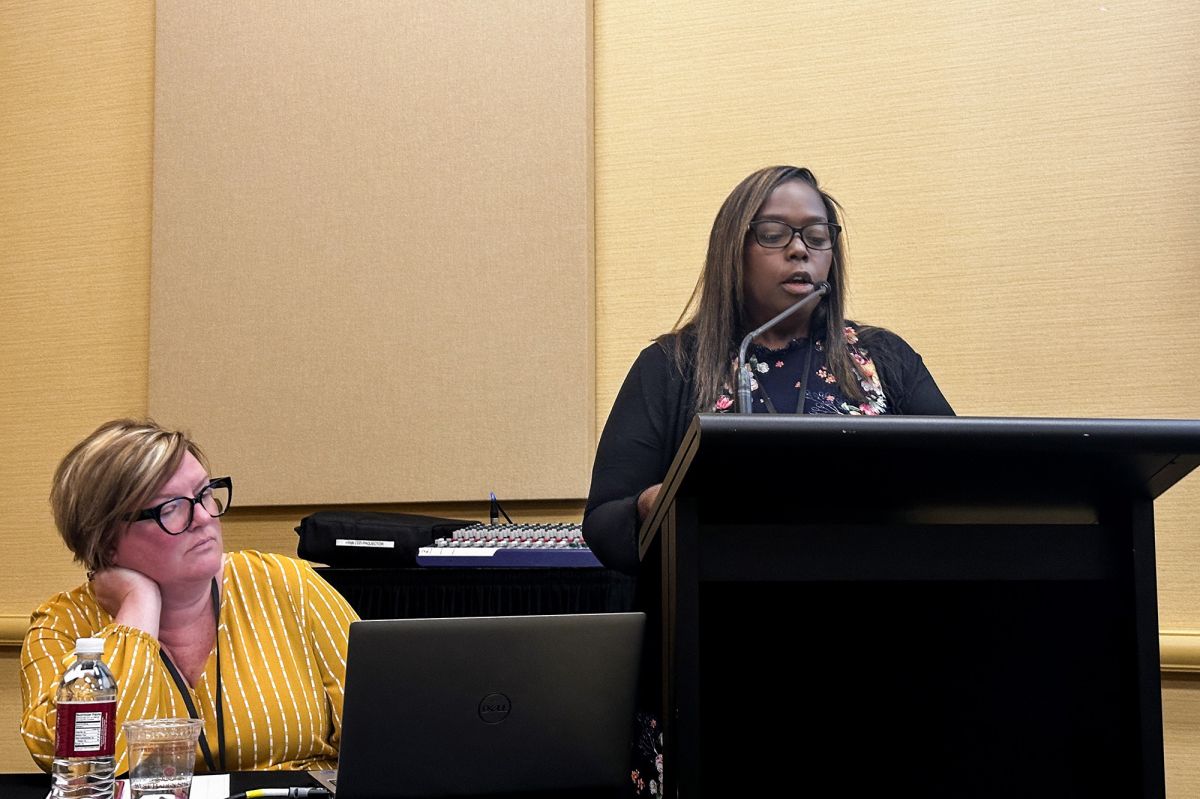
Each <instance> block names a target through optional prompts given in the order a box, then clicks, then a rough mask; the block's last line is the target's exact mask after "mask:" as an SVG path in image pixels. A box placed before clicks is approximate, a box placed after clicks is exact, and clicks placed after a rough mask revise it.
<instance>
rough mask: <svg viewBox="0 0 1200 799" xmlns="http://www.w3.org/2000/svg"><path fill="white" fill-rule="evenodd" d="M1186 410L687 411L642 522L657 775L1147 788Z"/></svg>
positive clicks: (1058, 793)
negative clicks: (1161, 552)
mask: <svg viewBox="0 0 1200 799" xmlns="http://www.w3.org/2000/svg"><path fill="white" fill-rule="evenodd" d="M1198 463H1200V422H1196V421H1160V420H1153V421H1152V420H1083V419H983V418H975V419H972V418H929V417H921V418H917V417H907V418H863V417H832V416H804V417H790V416H729V415H707V414H705V415H701V416H699V417H697V419H696V420H695V422H694V423H693V425H692V427H691V429H690V431H689V433H688V435H687V437H686V438H685V440H684V442H683V444H682V445H681V447H680V450H679V453H678V454H677V456H676V458H675V462H674V464H673V466H672V467H671V470H670V473H669V474H668V476H667V478H666V480H665V481H664V485H663V491H662V492H661V494H660V497H659V502H658V504H657V505H656V507H655V509H654V511H653V512H652V514H651V516H650V517H649V518H648V519H647V520H646V523H645V524H644V525H643V528H642V532H641V536H642V539H641V540H642V551H643V556H644V560H643V564H644V565H645V566H647V567H648V568H653V569H655V570H656V571H657V570H659V569H661V572H660V576H661V579H662V592H661V596H662V607H661V613H662V616H661V635H662V638H661V642H660V644H661V652H662V659H663V663H664V667H663V669H662V674H663V685H662V691H663V701H664V705H663V712H664V719H665V727H664V729H665V733H666V757H665V758H664V761H665V764H666V768H667V773H666V779H665V783H666V787H667V790H668V792H669V793H670V794H671V795H679V796H684V797H689V799H690V797H693V796H697V795H702V796H728V795H745V794H746V793H747V792H758V793H760V794H761V795H775V794H776V793H777V792H779V791H786V792H787V795H814V796H826V795H838V796H858V795H881V796H885V795H896V796H925V797H927V796H955V797H961V796H1022V797H1030V796H1053V797H1065V796H1089V797H1095V796H1143V797H1161V796H1164V794H1165V788H1164V775H1163V743H1162V702H1161V696H1160V683H1159V659H1158V620H1157V606H1156V589H1155V563H1154V525H1153V507H1152V505H1153V500H1154V498H1155V497H1157V496H1158V495H1160V494H1161V493H1162V492H1164V491H1166V490H1167V489H1168V488H1170V487H1171V486H1172V485H1174V484H1175V483H1176V482H1178V481H1179V480H1180V479H1182V478H1183V477H1184V476H1185V475H1187V474H1188V473H1189V472H1190V471H1191V470H1192V469H1193V468H1194V467H1195V466H1196V465H1197V464H1198Z"/></svg>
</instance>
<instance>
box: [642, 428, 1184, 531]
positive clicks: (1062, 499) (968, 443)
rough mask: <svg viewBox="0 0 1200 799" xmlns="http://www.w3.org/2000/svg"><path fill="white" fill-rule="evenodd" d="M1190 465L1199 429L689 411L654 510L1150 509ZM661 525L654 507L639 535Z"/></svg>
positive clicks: (825, 511) (835, 511) (830, 512)
mask: <svg viewBox="0 0 1200 799" xmlns="http://www.w3.org/2000/svg"><path fill="white" fill-rule="evenodd" d="M1198 465H1200V420H1190V419H1188V420H1173V419H1052V418H1019V417H1012V418H991V417H986V418H985V417H933V416H920V417H917V416H897V417H887V416H882V417H865V416H824V415H803V416H794V415H788V416H784V415H765V414H751V415H735V414H699V415H697V416H696V418H695V419H694V420H693V422H692V425H691V427H690V428H689V430H688V433H687V435H686V436H685V437H684V440H683V443H682V444H681V445H680V448H679V451H678V452H677V453H676V456H675V460H674V462H673V464H672V466H671V469H670V471H669V472H668V474H667V477H666V479H665V480H664V482H663V491H662V493H661V495H660V497H659V506H660V507H661V508H662V509H663V511H662V512H665V507H666V506H667V505H668V504H669V503H671V502H672V501H674V500H675V499H676V498H677V497H678V498H685V497H695V498H697V499H698V500H699V501H701V502H704V503H708V504H713V503H717V502H721V503H728V502H729V498H731V497H744V498H745V499H744V501H746V502H748V501H751V498H756V499H761V498H762V497H764V496H776V497H779V498H780V500H781V501H792V500H794V499H796V498H799V499H801V500H803V501H804V502H805V504H808V505H809V506H810V510H811V511H815V512H817V513H818V514H821V513H825V514H827V515H834V514H836V513H838V512H839V511H838V510H837V509H835V507H834V506H836V507H837V508H841V509H843V510H844V509H846V508H848V507H861V506H863V505H875V506H878V507H881V508H882V507H892V508H896V507H903V506H906V505H909V504H920V505H925V506H930V505H933V506H936V505H950V504H957V505H960V506H961V505H970V504H982V503H990V504H993V505H1011V506H1029V507H1048V506H1056V505H1058V506H1081V505H1083V506H1088V507H1100V506H1104V505H1111V504H1112V503H1114V502H1116V503H1121V502H1128V501H1131V500H1144V499H1150V500H1152V499H1154V498H1156V497H1158V496H1160V495H1161V494H1162V493H1163V492H1165V491H1166V490H1167V489H1169V488H1170V487H1171V486H1173V485H1175V484H1176V483H1178V482H1179V481H1180V480H1182V479H1183V478H1184V477H1185V476H1186V475H1187V474H1188V473H1189V472H1191V471H1192V470H1193V469H1194V468H1196V466H1198ZM815 505H820V506H821V507H823V508H825V509H826V510H824V511H821V510H819V509H815V508H813V507H812V506H815ZM661 517H662V513H661V512H659V508H656V512H655V513H652V514H651V518H650V519H648V520H647V521H648V522H650V523H649V524H648V525H646V526H645V527H644V528H643V533H649V532H650V529H649V528H651V527H655V526H657V524H658V523H660V522H661V520H662V518H661Z"/></svg>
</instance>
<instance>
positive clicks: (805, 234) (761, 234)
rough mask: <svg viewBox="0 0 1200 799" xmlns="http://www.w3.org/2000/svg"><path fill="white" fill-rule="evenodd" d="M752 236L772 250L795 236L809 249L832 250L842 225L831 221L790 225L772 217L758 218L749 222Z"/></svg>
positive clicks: (787, 243)
mask: <svg viewBox="0 0 1200 799" xmlns="http://www.w3.org/2000/svg"><path fill="white" fill-rule="evenodd" d="M750 229H751V230H753V231H754V238H755V239H756V240H757V241H758V243H759V245H760V246H763V247H768V248H770V249H772V250H780V249H783V248H784V247H786V246H788V245H789V244H791V243H792V239H793V238H795V237H796V236H799V237H800V240H801V241H802V242H804V246H805V247H808V248H809V249H810V250H832V249H833V245H834V244H836V243H837V238H838V234H839V233H841V232H842V226H841V225H838V224H835V223H833V222H813V223H812V224H809V225H801V226H800V227H792V226H791V225H789V224H788V223H786V222H778V221H776V220H774V219H759V220H756V221H754V222H751V223H750Z"/></svg>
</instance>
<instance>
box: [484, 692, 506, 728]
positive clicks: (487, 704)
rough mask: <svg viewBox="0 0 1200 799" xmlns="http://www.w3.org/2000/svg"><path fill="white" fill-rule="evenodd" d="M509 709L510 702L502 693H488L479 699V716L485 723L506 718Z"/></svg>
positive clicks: (493, 722) (496, 721) (497, 722)
mask: <svg viewBox="0 0 1200 799" xmlns="http://www.w3.org/2000/svg"><path fill="white" fill-rule="evenodd" d="M510 710H512V702H510V701H509V699H508V697H507V696H505V695H504V694H500V693H493V694H488V695H487V696H485V697H484V698H483V699H481V700H479V718H481V719H483V721H484V722H485V723H486V724H499V723H500V722H502V721H504V720H505V719H506V718H508V711H510Z"/></svg>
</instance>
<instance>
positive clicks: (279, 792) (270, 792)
mask: <svg viewBox="0 0 1200 799" xmlns="http://www.w3.org/2000/svg"><path fill="white" fill-rule="evenodd" d="M268 796H282V797H286V798H287V799H324V797H329V796H333V794H332V793H330V792H329V789H328V788H254V789H252V790H249V791H245V792H243V793H235V794H233V795H232V796H229V797H227V799H263V797H268Z"/></svg>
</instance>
